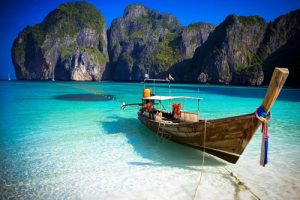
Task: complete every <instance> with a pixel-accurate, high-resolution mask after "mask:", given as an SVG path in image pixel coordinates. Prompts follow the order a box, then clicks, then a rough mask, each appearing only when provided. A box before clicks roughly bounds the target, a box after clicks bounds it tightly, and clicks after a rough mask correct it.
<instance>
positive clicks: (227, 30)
mask: <svg viewBox="0 0 300 200" xmlns="http://www.w3.org/2000/svg"><path fill="white" fill-rule="evenodd" d="M266 26H267V23H266V22H265V21H264V20H263V19H262V18H260V17H256V16H254V17H237V16H235V15H230V16H228V17H227V18H226V19H225V21H224V22H222V23H221V24H220V25H219V26H217V27H216V29H215V30H214V32H213V33H212V34H210V36H209V38H208V40H207V41H206V43H205V44H204V45H202V46H201V47H199V48H198V49H197V51H196V52H195V55H194V59H193V61H194V65H195V66H198V67H196V68H193V71H192V72H190V74H194V79H196V80H197V81H199V82H202V83H206V82H209V83H219V84H245V85H261V84H262V82H263V71H262V67H261V66H260V64H261V63H260V62H259V59H258V58H257V55H256V52H257V50H258V48H259V45H260V43H261V41H262V40H263V36H264V33H265V28H266Z"/></svg>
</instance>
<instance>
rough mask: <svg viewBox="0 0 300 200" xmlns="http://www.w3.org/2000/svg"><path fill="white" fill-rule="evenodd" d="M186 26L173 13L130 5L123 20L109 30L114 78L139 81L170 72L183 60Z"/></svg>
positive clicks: (115, 21) (117, 21)
mask: <svg viewBox="0 0 300 200" xmlns="http://www.w3.org/2000/svg"><path fill="white" fill-rule="evenodd" d="M181 30H182V26H181V25H180V23H179V22H178V20H177V19H176V18H175V17H174V16H172V15H169V14H160V13H158V12H156V11H153V10H150V9H148V8H146V7H145V6H143V5H138V4H137V5H131V6H128V7H127V8H126V10H125V12H124V15H123V17H122V18H118V19H115V20H113V22H112V24H111V27H110V29H109V30H108V41H109V43H108V52H109V56H110V67H111V79H112V80H122V81H129V80H133V81H138V80H142V79H143V78H144V74H145V72H146V71H147V70H149V73H150V76H151V77H155V76H156V75H157V74H158V73H160V72H163V71H166V70H167V69H168V68H169V67H170V66H171V65H173V64H174V63H176V62H178V61H180V60H181V58H182V56H181V54H180V49H179V43H180V33H181Z"/></svg>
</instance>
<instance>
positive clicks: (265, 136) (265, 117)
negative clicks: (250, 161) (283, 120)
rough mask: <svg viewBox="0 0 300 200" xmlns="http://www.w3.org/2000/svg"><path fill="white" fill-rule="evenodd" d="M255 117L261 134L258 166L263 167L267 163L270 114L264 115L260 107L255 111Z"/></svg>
mask: <svg viewBox="0 0 300 200" xmlns="http://www.w3.org/2000/svg"><path fill="white" fill-rule="evenodd" d="M255 116H256V118H257V119H259V120H260V121H261V122H262V127H261V133H262V143H261V153H260V165H262V166H263V167H264V166H265V165H266V164H267V163H268V140H269V134H268V122H269V121H270V119H271V117H272V116H271V114H270V113H266V111H265V109H264V108H263V107H262V106H260V107H259V108H257V109H256V112H255Z"/></svg>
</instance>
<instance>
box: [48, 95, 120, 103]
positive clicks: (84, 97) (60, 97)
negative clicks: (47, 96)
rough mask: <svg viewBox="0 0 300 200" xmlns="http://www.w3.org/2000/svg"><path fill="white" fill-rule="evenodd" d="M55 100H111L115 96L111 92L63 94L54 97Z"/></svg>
mask: <svg viewBox="0 0 300 200" xmlns="http://www.w3.org/2000/svg"><path fill="white" fill-rule="evenodd" d="M52 98H53V99H55V100H63V101H110V100H114V99H115V97H114V96H113V95H109V94H63V95H55V96H53V97H52Z"/></svg>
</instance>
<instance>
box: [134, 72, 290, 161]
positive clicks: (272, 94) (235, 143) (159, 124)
mask: <svg viewBox="0 0 300 200" xmlns="http://www.w3.org/2000/svg"><path fill="white" fill-rule="evenodd" d="M288 74H289V70H288V69H287V68H275V70H274V72H273V75H272V79H271V81H270V84H269V87H268V90H267V93H266V96H265V98H264V101H263V103H262V105H261V107H262V109H263V110H264V111H265V113H268V112H269V111H270V109H271V107H272V105H273V104H274V102H275V101H276V99H277V97H278V95H279V93H280V91H281V89H282V87H283V84H284V82H285V80H286V78H287V76H288ZM164 115H165V116H167V113H164ZM162 116H163V115H162ZM138 118H139V120H140V121H141V122H142V123H143V124H144V125H145V126H146V127H148V128H149V129H150V130H152V131H153V132H154V133H157V134H159V135H160V136H163V137H166V138H168V139H170V140H172V141H174V142H177V143H180V144H184V145H187V146H190V147H193V148H196V149H200V150H203V149H205V151H206V152H208V153H210V154H212V155H214V156H217V157H219V158H221V159H223V160H226V161H228V162H230V163H236V162H237V161H238V159H239V157H240V155H241V154H242V153H243V151H244V150H245V148H246V146H247V145H248V143H249V141H250V140H251V138H252V136H253V135H254V133H255V132H256V130H257V128H258V127H259V126H260V125H261V121H260V120H259V119H257V118H256V116H255V114H254V113H250V114H246V115H240V116H234V117H227V118H221V119H212V120H197V119H196V120H195V121H194V120H191V121H189V120H185V119H184V120H182V121H181V122H176V120H172V119H171V120H170V119H169V121H168V120H162V117H161V118H160V119H157V120H153V119H151V118H149V116H145V114H144V113H143V112H142V111H140V112H138ZM152 118H153V117H152ZM167 119H168V118H167Z"/></svg>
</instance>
